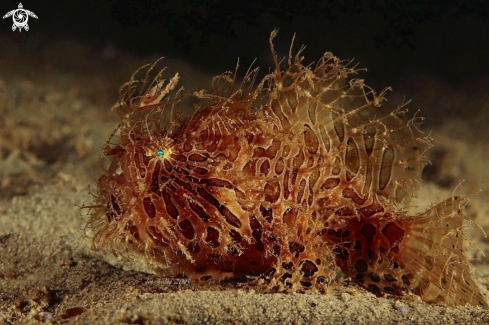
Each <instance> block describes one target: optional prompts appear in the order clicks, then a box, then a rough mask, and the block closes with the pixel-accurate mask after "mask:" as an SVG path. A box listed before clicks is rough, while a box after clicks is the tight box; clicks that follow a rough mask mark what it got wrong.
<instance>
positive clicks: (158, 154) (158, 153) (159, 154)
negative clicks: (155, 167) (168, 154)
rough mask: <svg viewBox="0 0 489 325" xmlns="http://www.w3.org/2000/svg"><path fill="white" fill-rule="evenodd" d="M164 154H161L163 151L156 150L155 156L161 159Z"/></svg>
mask: <svg viewBox="0 0 489 325" xmlns="http://www.w3.org/2000/svg"><path fill="white" fill-rule="evenodd" d="M164 154H165V153H164V152H163V150H158V152H157V153H156V155H157V156H159V157H161V156H163V155H164Z"/></svg>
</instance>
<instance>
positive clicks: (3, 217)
mask: <svg viewBox="0 0 489 325" xmlns="http://www.w3.org/2000/svg"><path fill="white" fill-rule="evenodd" d="M1 42H2V44H6V45H7V46H5V47H4V49H5V50H4V51H3V52H2V54H1V56H0V98H1V100H0V324H2V325H4V324H5V325H6V324H31V323H39V322H41V323H42V322H44V323H56V324H58V323H60V324H61V323H63V324H70V323H76V324H203V323H211V324H472V323H474V324H485V323H489V312H488V311H486V310H482V309H480V308H476V307H471V306H466V307H456V308H448V307H446V306H437V305H428V304H426V303H423V302H421V301H420V299H419V298H418V297H416V296H406V297H403V298H398V297H389V296H386V297H384V298H377V297H375V296H374V295H373V294H371V293H369V292H367V291H365V290H363V289H362V288H360V287H358V286H356V285H354V284H349V285H341V286H338V287H336V288H331V290H329V292H328V293H327V294H319V293H307V294H276V293H275V294H266V293H262V292H259V291H257V290H255V289H254V288H250V287H243V288H241V289H236V288H228V287H226V286H222V287H210V288H193V287H192V285H191V284H190V283H189V282H188V281H186V280H185V279H168V278H164V277H161V276H157V275H155V274H154V273H153V272H152V271H151V269H149V268H147V266H146V265H145V263H144V261H142V260H134V261H132V262H128V261H123V260H118V259H116V258H115V257H113V256H111V255H103V254H101V253H99V252H92V251H91V250H90V245H91V240H90V238H87V237H86V236H85V234H84V231H83V227H84V225H85V220H86V217H84V216H83V215H81V214H80V210H79V208H78V207H77V205H81V204H83V203H85V204H87V205H89V204H91V202H92V198H91V196H90V195H89V193H88V192H89V191H88V184H92V185H93V184H94V183H95V180H96V178H97V177H98V176H99V175H101V173H102V166H104V165H105V166H106V165H107V161H104V160H103V159H102V158H101V150H100V149H101V148H102V146H103V144H104V142H105V141H106V139H107V138H108V137H109V135H110V134H111V133H112V131H113V130H114V129H115V127H116V126H117V124H118V120H117V117H116V116H115V115H113V114H112V113H111V112H110V110H109V108H110V106H111V104H112V103H113V102H115V100H116V99H117V90H118V88H119V86H120V85H121V84H122V83H123V82H125V81H127V80H128V78H129V76H130V75H131V74H132V72H133V71H134V70H135V69H136V68H138V67H139V66H141V65H142V64H144V63H148V62H153V61H154V60H155V59H156V58H157V56H151V57H147V58H135V57H132V56H130V55H125V54H121V53H118V54H117V53H115V55H114V53H112V54H111V53H105V54H104V53H102V52H101V51H99V50H96V49H93V48H90V47H87V46H84V45H82V44H79V43H76V42H68V41H63V42H59V43H57V44H55V45H52V46H50V49H47V50H43V51H38V50H37V46H38V44H36V43H35V42H33V43H32V44H30V46H31V47H32V49H33V51H31V52H30V53H36V55H32V54H29V52H25V51H21V50H19V47H17V46H16V45H15V44H9V43H8V42H9V41H8V40H7V39H4V40H1ZM165 65H167V66H168V75H173V73H174V72H175V71H179V72H180V74H181V76H182V78H181V80H182V84H183V85H184V86H185V87H186V88H187V89H190V90H198V89H201V88H207V85H208V82H209V81H210V78H211V77H212V76H211V75H210V74H207V73H204V72H201V71H199V70H198V69H196V68H194V67H192V66H190V65H188V64H186V63H185V62H181V61H178V60H175V59H165ZM362 77H364V78H366V83H367V84H368V75H364V76H362ZM430 85H431V86H430V90H429V91H428V90H426V92H427V93H421V94H419V95H417V96H416V98H415V102H414V103H415V104H414V106H415V107H416V108H420V109H421V114H420V115H423V109H427V107H428V108H429V107H431V106H430V105H431V104H433V103H432V102H430V98H432V97H433V96H430V94H433V93H437V92H438V93H445V94H449V95H447V96H448V97H447V98H448V100H454V101H455V102H456V103H460V105H461V104H464V105H467V107H470V106H471V105H479V103H481V102H482V103H484V102H486V103H487V102H489V101H488V100H487V98H486V99H485V101H484V100H480V98H478V99H474V101H475V100H476V102H474V103H471V102H468V103H467V102H463V103H462V101H461V100H460V98H465V97H463V96H462V94H461V92H462V90H458V93H457V90H456V89H455V90H454V89H449V88H447V86H445V85H443V84H442V83H437V82H436V80H430ZM401 91H402V90H401ZM428 92H429V93H428ZM391 96H392V95H391ZM424 98H428V99H426V100H424ZM469 100H470V98H469ZM479 111H480V112H482V113H481V114H489V113H487V112H488V111H489V109H488V108H486V109H483V110H479ZM484 112H486V113H484ZM484 118H485V119H486V120H487V116H482V118H481V116H475V117H474V116H471V117H468V118H467V119H463V120H446V121H445V122H444V123H443V124H441V125H439V126H437V127H436V128H435V129H434V130H433V132H432V136H433V138H434V139H435V141H434V143H435V146H436V147H435V148H434V149H433V150H432V156H431V160H432V162H433V165H432V166H430V167H428V170H427V173H426V175H425V179H426V180H425V181H424V183H423V185H422V188H421V190H420V192H419V193H418V196H419V199H417V200H415V201H413V204H416V206H417V207H418V209H419V210H423V209H425V208H426V207H427V206H429V205H430V204H432V203H435V202H438V201H440V200H442V199H443V198H447V197H450V196H451V195H452V191H453V189H454V188H455V187H457V185H458V184H459V183H460V182H462V181H464V182H463V183H462V184H461V185H460V186H459V187H458V188H457V192H456V193H457V194H461V195H467V196H471V198H470V203H469V205H468V206H467V211H466V214H467V216H468V217H469V218H470V219H472V220H474V221H476V222H477V223H478V224H479V225H480V226H481V228H482V229H485V230H489V218H488V216H489V185H488V184H489V168H488V162H487V157H489V146H488V144H489V140H487V139H489V137H488V135H489V131H488V130H487V126H485V125H482V124H481V123H480V122H478V121H481V120H484ZM478 123H479V124H478ZM480 189H482V191H479V190H480ZM421 198H422V199H421ZM469 232H470V233H471V238H472V239H471V242H472V245H469V246H468V257H469V259H470V260H471V261H472V264H473V266H474V270H475V275H476V278H477V279H478V280H479V282H480V284H481V287H482V290H483V292H484V294H485V295H486V297H489V292H488V287H489V258H488V257H485V256H484V254H483V252H489V240H487V239H485V237H484V234H483V231H481V230H480V229H474V230H473V231H469Z"/></svg>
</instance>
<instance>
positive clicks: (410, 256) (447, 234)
mask: <svg viewBox="0 0 489 325" xmlns="http://www.w3.org/2000/svg"><path fill="white" fill-rule="evenodd" d="M463 202H464V198H462V197H453V198H451V199H447V200H445V201H444V202H441V203H439V204H437V205H436V206H434V207H432V208H431V209H429V210H427V211H426V212H424V213H422V214H420V215H418V216H415V217H412V218H409V219H411V220H410V221H411V222H409V226H408V227H407V229H406V230H407V231H406V237H405V239H404V240H403V241H402V242H401V243H400V244H399V249H400V253H401V254H400V256H402V258H403V259H404V261H403V262H404V263H402V264H404V272H405V274H406V276H407V279H408V280H407V282H408V283H409V287H410V288H411V290H413V291H414V293H415V294H418V295H419V296H420V297H421V298H422V299H423V300H424V301H426V302H432V303H444V304H447V305H449V306H455V305H465V304H466V303H469V304H471V305H475V306H481V307H483V308H488V304H487V301H486V300H485V298H484V297H483V295H482V293H481V291H480V289H479V287H478V286H477V284H476V282H475V281H474V279H473V277H472V275H471V273H470V265H469V263H468V262H467V260H466V258H465V248H464V247H463V241H464V236H463V232H462V224H463V220H464V216H463V209H462V207H461V205H462V203H463Z"/></svg>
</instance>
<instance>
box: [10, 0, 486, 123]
mask: <svg viewBox="0 0 489 325" xmlns="http://www.w3.org/2000/svg"><path fill="white" fill-rule="evenodd" d="M22 3H23V5H24V8H25V9H28V10H31V11H33V12H34V13H36V15H38V17H39V19H33V18H30V19H29V24H30V27H31V29H30V30H29V31H28V32H27V33H26V32H25V31H24V32H22V33H19V32H15V33H13V32H12V31H11V28H10V27H11V25H12V20H11V18H8V19H5V20H2V21H1V23H0V27H1V28H0V36H3V37H8V38H13V39H15V41H16V42H17V43H19V44H20V43H22V42H25V39H26V38H28V39H29V44H30V45H29V46H28V47H25V51H32V52H35V51H38V50H39V49H40V48H43V47H49V46H50V43H51V42H52V41H53V40H54V39H56V40H63V39H70V40H71V39H77V40H80V41H82V42H85V43H88V44H90V46H93V47H95V48H98V49H99V50H100V53H102V54H103V55H106V56H108V57H110V56H115V55H117V54H118V53H127V52H130V53H133V54H135V55H139V56H147V55H150V54H159V55H163V56H167V57H177V58H179V59H182V60H185V61H188V62H189V63H191V64H194V65H195V66H199V68H200V69H203V70H204V71H209V72H213V73H219V72H222V71H226V70H234V67H235V66H236V62H237V58H238V57H239V58H240V65H241V67H242V69H245V68H246V67H248V66H249V65H250V64H251V63H252V61H253V60H254V59H255V58H257V62H256V63H255V65H257V66H260V67H262V71H268V68H269V67H271V66H272V61H271V55H270V51H269V47H268V37H269V35H270V32H271V31H272V30H273V29H274V28H279V29H280V32H279V35H278V37H277V39H276V41H275V44H276V48H277V50H278V53H279V55H282V56H285V55H286V54H287V52H288V48H289V45H290V41H291V39H292V36H293V34H294V33H296V41H295V49H296V50H297V49H299V47H300V46H301V45H302V44H305V45H306V46H307V48H306V51H305V52H304V55H305V56H306V62H312V61H314V60H317V59H318V58H319V57H320V56H321V55H322V54H323V53H324V52H326V51H331V52H333V53H334V54H335V55H336V56H338V57H340V58H342V59H351V58H354V59H355V62H359V63H360V67H368V70H369V74H368V77H367V76H365V75H363V76H362V78H366V79H367V84H369V85H372V86H373V87H374V88H376V89H378V90H380V89H381V88H383V87H385V86H388V85H394V86H396V85H400V84H401V85H403V87H404V88H405V87H406V77H407V76H413V75H416V73H418V72H419V73H421V74H422V75H423V76H430V78H435V79H437V80H442V81H443V82H444V83H446V84H447V85H449V87H455V88H456V87H458V86H460V85H468V84H470V85H473V84H477V82H478V81H480V80H483V82H479V83H478V86H477V87H479V89H478V90H477V91H476V93H480V92H485V90H484V89H485V85H486V84H487V82H485V80H487V79H488V77H489V59H488V53H489V10H488V9H485V8H486V7H489V6H488V5H487V3H486V2H485V1H405V0H396V1H347V0H344V1H297V0H296V1H286V0H281V1H236V0H235V1H229V0H226V1H217V0H215V1H196V0H179V1H156V0H153V1H129V0H113V1H97V0H86V1H79V0H78V1H40V0H26V1H22ZM17 6H18V0H16V1H5V0H4V1H2V2H1V4H0V11H2V13H1V15H2V16H3V14H5V13H6V12H8V11H10V10H12V9H15V8H17ZM34 40H36V41H34ZM0 47H1V44H0ZM75 64H76V63H75ZM423 80H425V79H423V78H421V81H423ZM416 82H417V79H416V78H413V79H411V80H410V81H409V82H408V84H409V83H411V84H414V83H416ZM407 87H408V88H409V85H408V86H407ZM413 87H414V88H416V87H419V86H413ZM422 87H425V86H424V85H423V86H422ZM427 87H429V83H428V84H427ZM482 88H484V89H482ZM395 90H396V91H397V90H398V89H395ZM404 94H407V95H408V98H411V97H412V96H411V95H412V94H411V91H410V90H409V89H404ZM479 109H483V108H479ZM473 110H474V109H472V113H474V112H473ZM476 110H477V108H476ZM475 113H477V112H475ZM447 114H448V116H449V115H450V114H453V115H454V116H455V117H457V116H459V115H463V114H464V112H463V110H462V111H460V109H458V110H457V109H447ZM428 115H429V113H428ZM433 118H434V119H435V120H436V119H437V118H439V117H437V116H436V114H435V115H434V116H433Z"/></svg>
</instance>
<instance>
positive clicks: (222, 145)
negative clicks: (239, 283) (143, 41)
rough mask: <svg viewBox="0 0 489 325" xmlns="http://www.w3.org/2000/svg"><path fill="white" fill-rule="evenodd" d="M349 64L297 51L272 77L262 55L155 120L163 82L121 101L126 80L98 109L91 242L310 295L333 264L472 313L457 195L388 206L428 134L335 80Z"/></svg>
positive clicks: (209, 275) (412, 179) (385, 288)
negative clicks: (101, 157)
mask: <svg viewBox="0 0 489 325" xmlns="http://www.w3.org/2000/svg"><path fill="white" fill-rule="evenodd" d="M274 35H275V34H272V38H273V36H274ZM272 51H273V46H272ZM274 58H275V60H276V56H275V55H274ZM276 62H277V60H276ZM355 72H356V71H355V70H354V69H352V68H348V67H347V66H344V65H342V63H341V62H340V61H339V60H338V59H337V58H335V57H333V56H332V55H331V54H330V53H326V54H325V55H324V57H323V58H321V60H319V62H318V64H317V66H316V68H314V69H311V68H309V67H305V66H304V65H302V64H301V58H300V57H299V55H297V56H296V58H295V60H294V61H293V62H292V58H291V57H289V67H288V68H287V69H286V70H284V71H282V70H281V68H280V67H279V64H278V63H276V70H275V71H274V72H273V73H272V74H270V75H268V76H267V77H266V78H265V79H264V81H262V82H261V83H260V84H259V85H258V86H257V87H256V88H254V89H253V88H252V87H248V88H247V89H245V88H244V84H242V85H241V86H240V88H238V91H235V90H234V89H233V88H234V85H235V82H234V79H233V78H231V77H230V76H228V75H223V76H220V77H217V78H215V79H214V80H213V86H214V87H213V88H216V89H214V91H213V93H212V94H207V93H205V92H202V91H201V92H198V93H195V94H194V95H193V96H195V97H197V98H199V99H201V100H206V101H205V102H204V104H203V105H204V107H203V108H202V109H200V110H198V111H197V112H196V113H195V114H194V115H193V116H192V117H191V118H190V119H187V120H185V121H183V122H180V123H177V120H173V122H172V124H171V125H169V126H166V128H165V129H162V128H161V127H160V118H159V117H158V116H159V115H158V114H160V113H159V112H162V111H163V108H165V107H169V106H170V104H175V101H176V100H173V101H161V100H162V98H163V96H164V95H166V94H167V93H168V92H169V91H170V90H172V89H173V88H174V85H175V84H176V81H177V79H178V76H176V77H174V78H173V79H172V80H170V83H169V86H168V85H167V86H166V88H163V82H162V81H161V80H160V79H158V78H157V80H156V81H155V83H154V84H153V85H152V86H150V87H149V88H145V84H143V86H142V89H143V90H144V89H147V90H144V91H143V92H139V94H137V95H135V92H134V89H135V88H134V85H135V84H136V81H135V80H134V76H133V78H132V79H131V81H130V82H129V83H128V84H126V85H125V86H126V88H127V89H128V90H127V89H126V88H123V89H126V91H125V92H123V94H122V96H121V100H120V101H119V102H118V103H117V104H116V105H115V106H114V108H113V109H114V111H116V112H117V113H118V114H119V115H120V116H121V118H122V124H121V129H120V141H119V143H117V144H115V145H112V146H107V147H106V148H105V154H106V155H107V156H112V163H111V166H110V168H109V170H108V172H107V174H106V175H104V176H102V177H101V178H100V179H99V181H98V187H97V193H96V201H97V202H98V203H99V206H98V207H96V208H94V209H93V212H92V216H91V219H90V220H89V223H88V228H90V229H92V230H94V232H95V236H94V244H95V245H97V244H99V245H101V246H102V248H104V249H110V250H112V252H114V253H116V254H117V253H119V254H124V252H133V251H136V252H140V253H144V254H145V255H146V256H147V258H148V261H149V262H151V263H156V264H158V265H160V266H161V265H163V266H166V267H168V273H169V274H174V275H176V274H180V273H183V274H185V275H186V276H187V277H189V278H191V279H194V280H196V281H203V280H213V281H218V280H222V279H226V278H233V277H243V276H248V277H251V278H255V279H260V278H261V279H264V280H266V281H265V282H266V283H267V287H268V288H270V290H280V291H282V290H295V291H301V290H305V289H307V288H311V287H315V288H318V289H320V290H322V289H324V287H325V285H327V284H329V283H331V282H332V281H333V279H334V278H335V277H336V275H337V271H338V268H340V269H341V270H342V271H343V272H344V273H345V274H346V275H347V276H348V277H351V278H352V279H354V281H356V282H357V283H358V284H360V285H362V286H363V287H365V288H366V289H368V290H370V291H371V292H373V293H375V294H377V295H382V294H383V293H388V294H397V295H402V294H406V293H407V292H409V291H412V292H414V293H415V294H418V295H420V296H421V297H422V299H424V300H425V301H428V302H435V303H446V304H448V305H461V304H465V303H471V304H474V305H481V306H483V307H487V304H486V302H485V300H484V298H483V297H482V295H481V294H480V291H479V288H478V287H477V285H476V284H475V283H473V280H472V278H471V275H470V272H469V271H470V269H469V265H468V263H467V262H466V261H465V258H464V256H463V253H464V250H463V248H462V239H463V236H462V232H461V226H462V220H463V215H462V213H461V209H460V206H461V204H462V202H463V199H462V198H452V199H449V200H446V201H445V202H442V203H440V204H439V205H437V206H434V207H433V208H431V209H429V210H428V211H427V212H425V213H423V214H420V215H418V216H407V215H406V213H405V211H404V210H402V209H400V208H399V207H400V206H402V202H405V201H406V199H407V197H408V196H410V195H412V193H413V191H414V189H415V185H416V183H417V182H418V181H419V178H420V173H421V170H422V168H423V166H424V164H425V159H424V152H425V150H426V149H427V148H429V147H430V146H431V145H430V139H429V138H427V137H424V136H423V134H422V132H421V131H419V129H418V128H417V126H416V125H415V123H414V121H413V120H411V121H409V122H407V123H406V122H404V121H403V120H402V113H403V112H401V111H400V110H399V109H397V110H394V111H393V112H391V113H388V112H385V111H383V110H382V109H381V103H382V101H383V100H384V98H383V93H382V94H380V95H376V94H375V93H374V92H373V91H372V90H371V89H370V88H368V87H367V86H365V85H364V84H363V81H362V80H359V79H353V80H350V81H348V82H347V80H348V79H347V78H348V75H349V74H352V73H355ZM251 77H253V75H248V76H247V78H251ZM146 78H147V76H146ZM245 79H246V78H245ZM219 82H224V83H228V86H227V88H226V87H225V88H224V90H223V89H222V88H221V89H217V87H215V86H216V85H217V84H219ZM265 84H267V87H265ZM148 112H149V114H148ZM141 113H143V115H142V116H143V117H142V118H141ZM145 114H146V115H145ZM155 114H156V118H154V116H155ZM158 151H162V152H163V154H162V153H161V152H160V154H158Z"/></svg>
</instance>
